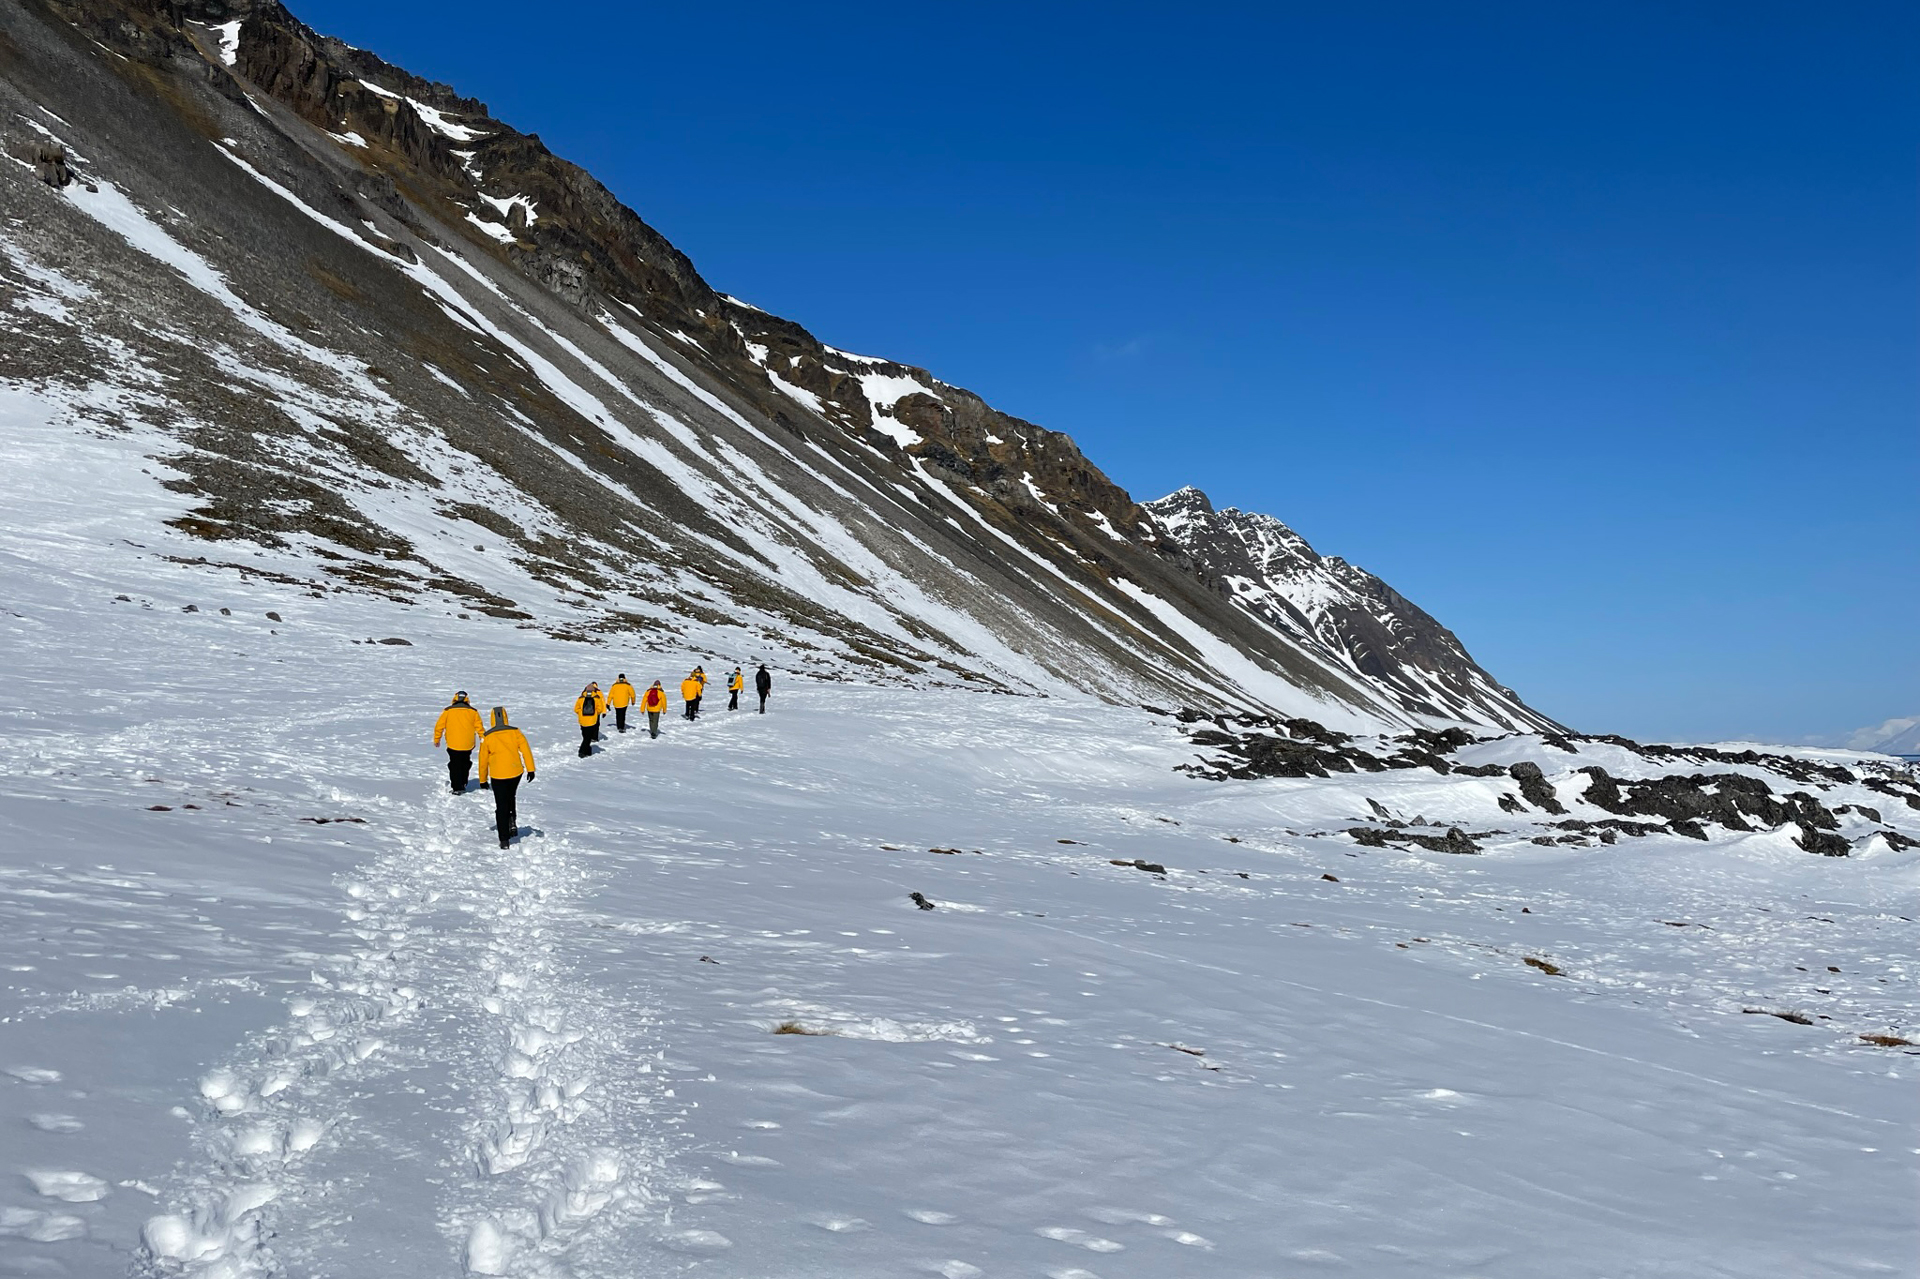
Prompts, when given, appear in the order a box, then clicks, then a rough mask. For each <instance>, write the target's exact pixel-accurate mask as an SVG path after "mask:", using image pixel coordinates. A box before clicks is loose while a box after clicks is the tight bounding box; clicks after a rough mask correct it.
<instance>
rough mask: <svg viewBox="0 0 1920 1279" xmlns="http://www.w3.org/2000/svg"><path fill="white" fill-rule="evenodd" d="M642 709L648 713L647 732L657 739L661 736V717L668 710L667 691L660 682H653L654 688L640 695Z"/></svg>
mask: <svg viewBox="0 0 1920 1279" xmlns="http://www.w3.org/2000/svg"><path fill="white" fill-rule="evenodd" d="M640 709H641V710H643V711H645V712H646V713H647V731H648V732H649V733H651V734H653V735H654V736H655V737H659V736H660V715H661V713H662V712H663V711H665V710H666V709H667V690H666V689H664V688H662V687H660V681H659V680H655V681H653V687H652V688H649V689H648V690H647V691H646V692H644V693H642V694H641V695H640Z"/></svg>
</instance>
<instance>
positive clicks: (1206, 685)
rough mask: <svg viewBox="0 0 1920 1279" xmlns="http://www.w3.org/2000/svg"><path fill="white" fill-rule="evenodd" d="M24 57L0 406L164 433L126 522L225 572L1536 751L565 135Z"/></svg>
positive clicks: (311, 39) (164, 52)
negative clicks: (832, 330)
mask: <svg viewBox="0 0 1920 1279" xmlns="http://www.w3.org/2000/svg"><path fill="white" fill-rule="evenodd" d="M0 37H4V39H0V143H4V149H5V150H6V152H7V155H8V156H9V157H10V159H11V162H0V178H4V180H3V181H0V218H4V219H5V221H4V223H3V224H0V330H3V331H4V332H3V336H4V341H0V380H3V381H4V382H5V383H6V384H7V385H9V386H12V387H14V388H16V389H18V390H20V391H21V392H22V393H23V394H25V395H26V396H27V397H29V398H30V399H31V400H32V401H33V403H34V405H35V406H37V407H35V408H33V409H32V410H31V411H27V410H22V411H23V412H27V415H28V417H31V418H32V419H33V420H36V421H38V420H52V421H55V422H58V423H60V424H61V425H62V426H63V428H64V430H65V431H66V432H67V434H68V438H70V437H71V436H72V435H73V434H74V433H81V432H86V431H90V430H106V431H114V432H127V433H129V434H130V435H131V436H132V437H133V438H136V439H138V440H139V441H140V442H141V447H143V448H144V449H145V450H146V451H147V452H148V453H150V454H151V455H152V456H153V457H154V458H155V459H156V460H157V461H159V462H161V463H162V465H161V466H159V467H156V468H151V469H152V472H153V473H152V474H151V475H149V476H144V477H138V478H134V479H132V480H130V483H131V485H132V486H133V487H132V489H131V490H130V491H127V492H125V493H116V494H115V495H114V499H115V500H122V501H131V502H134V503H136V504H137V503H139V502H142V501H144V500H145V499H146V497H147V496H148V494H147V493H146V492H145V491H144V490H147V489H151V488H153V487H154V486H156V485H159V484H162V483H164V484H165V485H167V486H169V487H170V488H171V489H172V490H173V491H175V492H178V493H182V494H187V495H190V496H191V497H192V498H193V499H194V500H193V502H192V503H191V504H190V505H189V506H188V508H187V509H185V510H184V511H181V512H180V513H178V514H177V515H175V516H173V517H172V518H173V519H174V520H175V521H176V527H178V528H179V529H181V530H184V531H186V532H188V533H191V534H193V535H194V536H195V537H197V538H198V539H200V540H201V541H202V542H203V543H204V545H202V546H201V547H199V548H198V550H197V551H196V552H195V554H194V555H193V556H190V558H204V559H205V560H206V561H207V567H208V571H209V572H210V573H216V574H217V573H226V574H234V573H238V574H240V575H242V576H245V575H248V574H252V573H257V572H260V571H264V570H263V569H262V565H263V564H264V563H266V562H267V561H268V560H270V561H271V562H272V563H273V565H274V567H273V568H272V570H271V571H273V572H276V573H280V574H283V575H284V576H286V577H287V578H289V579H292V580H296V581H298V582H300V583H301V584H303V585H305V586H306V587H307V588H308V589H311V590H317V591H322V592H325V593H328V594H333V593H337V592H341V591H354V592H373V593H376V594H380V595H383V596H385V597H388V598H393V599H404V600H413V601H421V602H423V603H430V604H432V605H434V606H438V607H445V606H447V605H454V606H457V608H458V609H459V610H460V611H465V612H467V613H468V614H469V615H472V616H481V615H487V616H493V617H498V618H511V619H514V620H518V621H522V622H524V623H526V625H527V626H528V627H529V628H530V629H538V630H540V631H542V632H544V633H548V634H554V635H562V636H567V637H571V638H573V639H575V640H579V641H584V642H590V643H600V642H605V641H606V640H607V639H608V637H609V636H611V635H615V634H620V633H635V634H640V635H644V636H646V637H648V638H649V640H650V642H654V643H657V644H661V645H674V644H684V643H687V642H690V641H691V640H692V638H693V637H694V636H696V635H699V634H703V633H705V632H706V631H707V630H709V629H711V628H721V629H724V630H726V631H727V633H728V634H730V635H731V636H732V637H733V640H734V642H735V643H736V644H737V645H744V646H761V647H768V648H774V647H777V648H779V649H780V650H782V651H785V652H788V653H792V654H795V657H794V660H795V661H798V662H799V663H801V664H802V665H805V666H808V667H809V668H811V669H813V670H815V671H818V672H820V673H823V674H837V675H854V676H858V677H860V678H863V679H888V678H892V679H907V678H909V677H913V678H920V677H924V676H931V677H933V678H934V679H935V680H936V681H937V682H940V683H943V684H948V685H954V686H972V687H977V688H982V689H998V690H1002V691H1014V692H1035V691H1046V692H1052V691H1058V690H1062V689H1065V690H1071V691H1077V692H1091V693H1094V694H1096V695H1098V696H1101V697H1103V698H1106V699H1108V700H1112V701H1115V702H1122V703H1139V702H1153V703H1180V704H1197V705H1203V706H1209V707H1236V708H1250V709H1260V710H1265V711H1270V712H1278V713H1282V714H1287V715H1302V716H1308V717H1311V718H1314V719H1318V720H1321V721H1323V722H1326V723H1328V724H1331V725H1335V726H1338V727H1344V728H1349V729H1353V730H1356V731H1361V730H1371V729H1379V728H1383V727H1406V726H1410V725H1413V724H1416V723H1429V724H1431V723H1442V722H1445V723H1453V722H1459V723H1466V724H1470V725H1478V726H1485V727H1503V726H1526V725H1532V724H1536V723H1544V721H1542V720H1541V719H1540V717H1539V716H1537V715H1534V714H1533V713H1532V712H1529V711H1527V710H1526V709H1525V708H1524V707H1522V706H1520V705H1519V703H1518V702H1517V700H1516V699H1514V698H1513V697H1512V695H1511V694H1509V693H1507V692H1506V690H1504V689H1501V688H1500V687H1499V686H1498V685H1497V684H1495V683H1494V682H1493V681H1492V680H1491V679H1487V678H1485V677H1484V676H1481V675H1480V674H1479V673H1478V672H1477V668H1472V667H1471V665H1470V663H1468V664H1467V665H1466V667H1465V668H1463V669H1465V670H1466V672H1467V675H1466V677H1462V678H1456V676H1459V675H1460V671H1459V670H1456V669H1454V668H1453V667H1447V666H1446V665H1445V664H1444V663H1442V664H1441V665H1440V666H1436V665H1435V664H1434V662H1433V661H1432V660H1431V654H1430V653H1428V652H1427V651H1426V649H1425V648H1424V647H1423V644H1424V638H1423V636H1424V633H1423V632H1417V631H1414V632H1410V631H1405V630H1403V629H1398V628H1395V627H1392V626H1387V627H1385V628H1384V629H1383V628H1380V627H1375V628H1374V629H1372V630H1370V631H1368V632H1367V633H1366V634H1365V635H1364V636H1363V637H1362V638H1363V639H1364V641H1365V642H1364V643H1360V642H1359V641H1357V640H1354V639H1353V638H1352V637H1348V638H1346V639H1335V638H1330V637H1329V635H1328V634H1324V633H1321V631H1324V630H1325V628H1324V627H1323V628H1321V631H1313V632H1311V633H1309V631H1303V630H1300V629H1298V628H1293V627H1288V626H1285V625H1278V624H1276V623H1275V621H1274V619H1273V618H1271V617H1268V616H1266V615H1264V614H1262V613H1261V612H1260V610H1258V609H1255V610H1251V611H1250V610H1249V609H1247V608H1245V607H1243V606H1242V605H1241V603H1239V602H1236V601H1235V600H1233V599H1231V598H1229V597H1227V596H1223V595H1222V594H1220V593H1219V592H1218V591H1216V590H1214V589H1213V588H1212V586H1211V585H1210V581H1209V579H1208V577H1207V575H1206V573H1205V572H1196V571H1195V567H1194V563H1193V557H1192V556H1191V555H1190V554H1189V553H1188V551H1187V550H1186V549H1184V548H1183V547H1182V546H1181V545H1179V544H1178V543H1177V542H1176V541H1174V540H1170V539H1169V538H1168V537H1167V536H1166V535H1165V532H1164V530H1163V528H1162V527H1161V526H1160V525H1158V524H1156V523H1155V521H1153V520H1152V519H1150V518H1149V517H1148V516H1147V514H1146V512H1145V511H1144V510H1143V509H1142V508H1141V507H1139V506H1138V505H1136V504H1135V503H1134V502H1133V501H1132V499H1131V498H1130V497H1129V496H1128V495H1127V494H1126V493H1125V492H1123V491H1122V490H1120V489H1119V488H1118V487H1117V486H1115V485H1114V484H1113V483H1112V482H1111V481H1110V480H1108V479H1107V478H1106V477H1105V476H1104V475H1103V474H1101V472H1100V471H1099V470H1098V468H1097V467H1095V466H1094V465H1093V464H1091V463H1090V462H1089V461H1088V460H1087V459H1086V458H1084V457H1083V456H1082V455H1081V454H1080V452H1079V450H1078V449H1077V448H1076V447H1075V446H1074V444H1073V442H1072V441H1071V440H1069V439H1067V438H1066V437H1065V436H1063V435H1060V434H1058V433H1055V432H1051V431H1047V430H1045V429H1043V428H1040V427H1037V426H1034V425H1033V424H1031V423H1027V422H1022V421H1020V420H1018V419H1016V418H1012V417H1009V416H1007V415H1006V414H1003V413H1000V412H998V411H996V410H994V409H993V408H991V407H990V406H988V405H986V404H984V403H983V402H981V401H980V400H979V399H978V397H976V396H973V395H971V394H970V393H968V392H966V391H964V390H962V389H960V388H957V387H953V386H951V385H948V384H946V383H944V382H941V381H939V380H938V379H936V378H934V377H933V376H931V375H930V374H928V373H926V372H925V371H923V370H919V369H913V368H908V367H905V366H902V365H898V364H894V363H892V362H889V361H886V360H883V359H876V358H872V357H866V356H858V355H853V354H850V353H848V352H844V351H839V350H836V349H834V348H831V347H828V346H825V345H823V344H821V343H820V342H818V341H816V340H815V339H814V338H813V337H812V335H810V334H809V333H807V332H806V330H804V329H802V328H801V327H799V326H798V325H796V324H793V323H791V322H789V321H786V320H783V319H780V318H779V317H776V316H772V315H768V314H767V313H765V312H763V311H760V310H758V309H756V308H754V307H752V306H750V305H748V304H746V303H744V302H741V301H739V300H738V299H735V298H732V297H728V296H726V295H724V294H720V293H717V292H715V291H714V290H712V289H711V288H709V287H708V286H707V284H706V283H705V282H704V281H703V280H701V278H700V277H699V275H698V273H697V272H696V271H695V270H694V268H693V266H692V264H691V263H690V262H688V261H687V260H686V258H685V257H684V256H683V255H681V254H680V253H679V252H678V251H677V250H675V249H674V248H673V246H672V245H671V244H668V243H667V242H666V241H665V240H664V239H663V238H661V237H660V236H659V235H658V233H656V232H654V231H653V230H652V229H651V228H650V227H648V226H647V225H646V224H645V223H643V222H642V221H641V220H640V219H639V218H638V217H637V216H635V215H634V214H633V213H632V212H631V211H630V210H628V209H626V208H624V207H622V206H621V205H619V204H618V202H617V201H615V200H614V199H613V197H612V196H611V195H610V194H609V193H608V192H607V191H606V190H605V188H603V187H602V186H600V185H599V184H598V183H597V182H595V181H594V180H593V179H592V178H591V177H590V176H589V175H587V174H585V173H584V172H582V171H581V170H579V169H577V168H576V167H574V166H572V165H570V164H567V163H566V162H565V161H563V160H560V159H558V158H557V157H555V156H553V155H552V154H551V153H550V152H548V151H547V150H546V148H545V147H544V146H542V145H541V143H540V142H539V139H538V138H535V137H532V136H530V135H526V134H522V133H520V132H518V131H517V130H515V129H513V128H512V127H511V126H509V125H507V124H505V123H503V122H501V121H498V120H495V119H493V118H492V117H491V115H490V114H489V113H488V111H487V109H486V106H485V104H484V103H480V102H477V101H474V100H472V99H468V98H464V97H461V96H460V95H458V94H457V93H456V92H454V91H453V90H452V89H450V88H448V87H447V86H445V85H438V84H432V83H429V82H427V81H424V80H422V79H420V78H419V77H416V76H413V75H411V74H409V73H407V72H406V71H404V70H402V69H400V68H397V67H393V66H391V65H389V64H387V63H385V62H382V61H381V60H380V59H378V58H377V57H375V56H374V55H372V54H370V53H367V52H366V51H364V50H359V49H354V48H350V47H348V46H346V45H344V44H341V43H339V42H338V41H334V40H330V39H327V38H324V37H322V36H320V35H318V34H317V33H315V32H313V31H311V30H310V29H308V28H306V27H305V26H304V25H302V24H301V23H300V22H299V21H298V20H297V19H295V18H294V17H293V16H292V15H290V14H289V13H288V12H287V11H286V10H285V9H284V8H282V7H281V6H280V5H279V4H277V3H273V2H272V0H258V2H256V0H192V2H190V3H187V4H184V5H175V4H159V3H154V2H152V0H50V3H49V4H48V5H47V6H44V7H39V6H35V7H21V6H7V7H4V8H0ZM68 177H71V178H72V181H70V182H67V183H66V184H65V185H60V183H61V182H62V181H63V180H64V179H65V178H68ZM49 180H51V183H52V184H51V185H49ZM32 438H35V439H48V440H50V441H51V444H50V446H51V447H54V448H56V449H57V448H59V447H60V444H59V439H60V437H59V436H58V435H57V434H56V435H55V436H52V437H48V436H43V435H34V436H32ZM54 456H57V453H56V454H55V455H54ZM162 477H164V478H162ZM1329 563H1332V562H1331V561H1329ZM1368 581H1371V579H1368ZM1375 585H1377V583H1375ZM1381 589H1382V590H1384V588H1381ZM1409 607H1410V606H1409ZM1402 613H1403V614H1404V610H1403V611H1402ZM1396 616H1399V614H1397V615H1396ZM1421 616H1424V615H1421ZM1331 625H1333V626H1334V627H1335V628H1336V629H1337V628H1338V627H1339V626H1341V625H1343V623H1340V622H1338V621H1335V622H1333V623H1331ZM1442 633H1443V634H1444V632H1442ZM1456 648H1457V646H1456ZM1464 660H1465V659H1464V655H1460V661H1461V662H1464ZM1455 665H1456V666H1457V665H1458V663H1455Z"/></svg>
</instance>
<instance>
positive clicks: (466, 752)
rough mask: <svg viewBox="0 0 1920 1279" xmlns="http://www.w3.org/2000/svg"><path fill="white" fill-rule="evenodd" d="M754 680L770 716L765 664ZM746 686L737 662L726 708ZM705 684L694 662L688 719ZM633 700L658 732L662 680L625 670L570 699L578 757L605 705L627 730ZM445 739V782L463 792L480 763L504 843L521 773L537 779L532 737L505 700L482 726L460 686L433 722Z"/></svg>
mask: <svg viewBox="0 0 1920 1279" xmlns="http://www.w3.org/2000/svg"><path fill="white" fill-rule="evenodd" d="M753 687H754V691H755V692H756V693H758V694H759V695H760V713H761V714H762V715H765V714H766V713H767V694H768V693H770V692H771V691H772V690H773V676H772V675H771V674H769V673H768V671H767V668H766V666H765V665H764V664H762V665H761V667H760V669H759V671H758V672H756V673H755V675H754V677H753ZM745 688H746V679H745V677H744V676H742V675H741V673H740V668H739V667H738V666H736V667H734V668H733V673H732V674H730V675H728V676H727V693H728V697H727V709H728V710H730V711H737V710H739V709H740V694H741V692H742V691H744V690H745ZM706 689H707V672H706V669H705V668H704V667H700V666H696V667H694V668H693V671H692V673H691V674H689V675H688V676H687V678H685V679H683V680H681V681H680V700H681V702H682V704H683V705H684V706H685V708H686V709H685V717H686V718H687V719H689V720H694V719H698V718H699V717H700V698H701V696H702V695H703V694H704V693H705V692H706ZM635 705H637V706H638V707H639V708H640V709H641V710H643V711H645V712H646V715H647V732H648V733H649V734H651V735H652V736H653V737H656V738H657V737H659V736H660V716H661V715H662V714H664V713H665V712H666V709H667V690H666V689H665V688H664V687H663V686H662V685H661V682H660V681H659V680H655V681H653V684H652V686H651V687H649V688H648V689H647V691H646V692H644V693H637V692H635V690H634V687H633V685H632V684H631V683H630V682H628V680H627V677H626V673H625V672H622V673H621V674H620V677H619V678H618V679H616V680H614V682H613V685H612V687H610V688H609V689H608V690H607V691H606V692H605V693H602V692H601V691H600V685H599V684H597V683H592V684H588V685H587V686H586V687H585V688H584V689H582V690H581V691H580V696H579V697H576V698H575V699H574V701H573V714H574V718H575V719H576V720H578V721H579V723H580V758H582V759H585V758H586V757H587V756H589V755H591V754H593V746H594V743H595V742H597V741H599V740H600V721H601V719H602V718H604V717H605V715H606V713H607V711H608V710H612V711H613V722H614V727H615V728H616V729H618V730H619V731H620V732H622V733H624V732H626V731H627V709H628V708H629V707H632V706H635ZM442 741H445V742H446V746H447V785H448V786H449V787H450V788H451V789H452V791H453V793H454V794H456V795H463V794H465V793H466V790H467V781H468V778H469V776H470V775H471V773H472V771H473V768H474V766H475V765H476V764H478V765H479V769H480V785H481V786H482V787H483V788H484V789H486V790H489V791H491V792H493V818H494V826H495V827H496V829H497V830H498V831H499V835H500V847H502V848H505V847H506V846H507V845H508V844H509V843H510V842H511V841H512V839H513V837H514V835H516V834H517V833H518V832H519V829H520V813H519V809H518V806H517V804H518V799H519V790H520V779H521V778H523V777H524V778H525V779H526V780H527V781H528V782H531V781H533V747H532V746H531V745H530V744H528V742H527V735H526V734H525V733H523V732H521V731H520V730H519V729H518V728H515V727H514V726H513V725H512V724H510V723H508V722H507V708H506V707H504V706H496V707H494V708H493V722H492V723H491V724H487V725H484V726H483V725H482V723H481V719H480V712H479V710H478V709H477V708H476V707H475V706H474V705H473V703H472V702H470V701H468V700H467V695H466V693H465V692H464V691H462V692H457V693H455V694H454V695H453V701H452V703H451V704H450V705H448V707H447V708H446V709H445V710H443V711H441V712H440V718H439V719H437V720H435V721H434V722H433V744H434V745H435V746H438V745H440V743H441V742H442ZM476 751H477V752H478V758H477V759H476V757H475V752H476Z"/></svg>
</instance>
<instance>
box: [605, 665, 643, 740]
mask: <svg viewBox="0 0 1920 1279" xmlns="http://www.w3.org/2000/svg"><path fill="white" fill-rule="evenodd" d="M638 700H640V698H639V694H637V693H635V692H634V691H633V685H631V684H629V683H627V676H626V673H625V672H624V671H623V672H621V675H620V678H619V679H617V680H615V681H613V687H612V688H610V689H608V690H607V705H609V706H611V707H612V708H613V728H614V731H615V732H617V733H624V732H626V731H627V707H629V706H631V705H633V704H634V703H635V702H636V701H638Z"/></svg>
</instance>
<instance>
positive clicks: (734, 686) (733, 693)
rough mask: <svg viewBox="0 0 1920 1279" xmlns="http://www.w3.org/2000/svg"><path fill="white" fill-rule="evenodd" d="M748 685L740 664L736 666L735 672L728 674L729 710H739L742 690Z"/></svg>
mask: <svg viewBox="0 0 1920 1279" xmlns="http://www.w3.org/2000/svg"><path fill="white" fill-rule="evenodd" d="M746 686H747V681H746V677H745V676H743V675H741V674H740V668H739V667H738V666H736V667H734V668H733V674H731V675H729V676H727V709H728V710H730V711H737V710H739V709H740V690H741V689H743V688H745V687H746Z"/></svg>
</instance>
